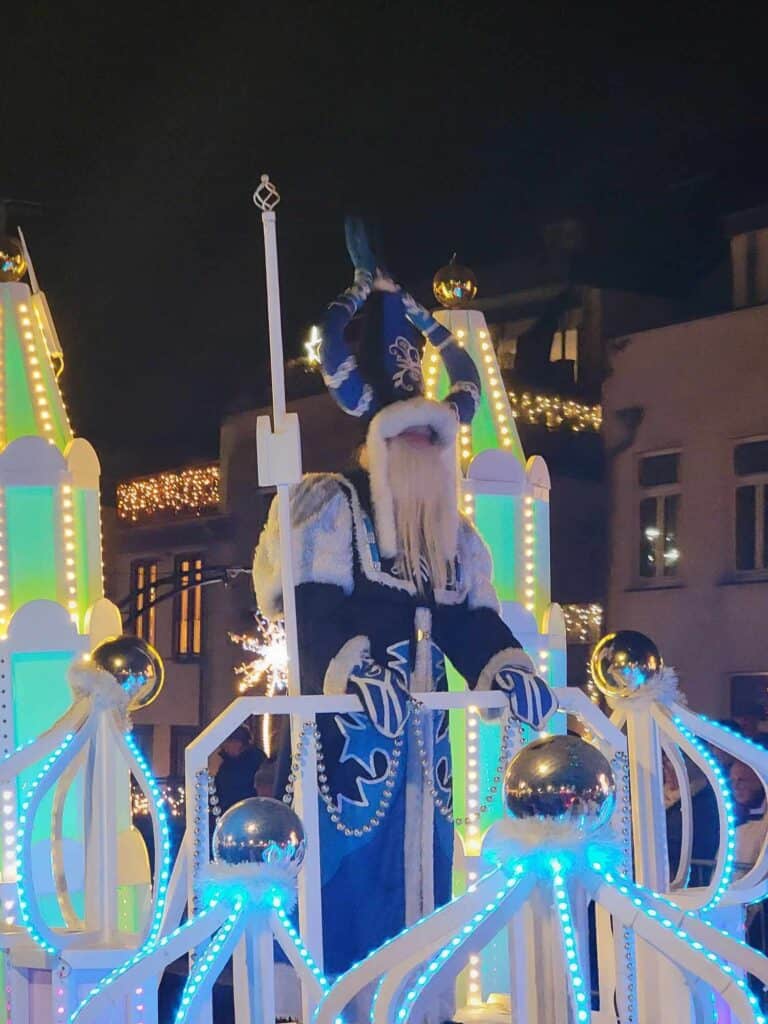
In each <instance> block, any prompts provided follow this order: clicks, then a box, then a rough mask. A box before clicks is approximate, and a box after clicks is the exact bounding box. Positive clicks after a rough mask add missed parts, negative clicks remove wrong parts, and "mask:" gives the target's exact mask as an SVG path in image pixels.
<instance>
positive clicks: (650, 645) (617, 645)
mask: <svg viewBox="0 0 768 1024" xmlns="http://www.w3.org/2000/svg"><path fill="white" fill-rule="evenodd" d="M591 667H592V677H593V678H594V680H595V685H596V686H597V688H598V690H600V692H601V693H602V694H604V695H605V696H606V697H626V696H627V694H629V693H632V692H633V691H634V690H639V689H640V687H641V686H645V685H646V683H648V682H649V681H650V680H651V679H653V678H654V677H655V676H656V675H657V674H658V673H659V672H660V671H661V669H662V668H663V667H664V661H663V659H662V657H661V654H660V653H659V649H658V647H657V646H656V644H655V643H654V642H653V640H651V639H650V637H647V636H646V635H645V633H636V632H635V631H634V630H631V629H620V630H619V631H618V632H617V633H609V634H608V636H604V637H603V639H602V640H601V641H600V642H599V643H598V645H597V646H596V647H595V649H594V651H593V652H592V660H591Z"/></svg>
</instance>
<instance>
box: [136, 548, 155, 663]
mask: <svg viewBox="0 0 768 1024" xmlns="http://www.w3.org/2000/svg"><path fill="white" fill-rule="evenodd" d="M131 593H132V595H133V600H132V602H131V603H132V609H133V628H134V632H135V633H136V636H140V637H141V638H142V639H143V640H146V641H147V643H150V644H152V646H153V647H154V645H155V607H154V601H155V600H156V598H157V562H146V561H142V562H134V563H133V564H132V565H131ZM148 606H149V607H148Z"/></svg>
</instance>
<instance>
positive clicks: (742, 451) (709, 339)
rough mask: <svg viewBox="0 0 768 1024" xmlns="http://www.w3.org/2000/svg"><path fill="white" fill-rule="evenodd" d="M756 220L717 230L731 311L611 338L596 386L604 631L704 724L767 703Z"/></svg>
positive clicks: (764, 450) (761, 294)
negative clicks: (650, 664)
mask: <svg viewBox="0 0 768 1024" xmlns="http://www.w3.org/2000/svg"><path fill="white" fill-rule="evenodd" d="M766 223H768V211H765V210H764V211H751V212H750V213H748V214H746V215H744V214H742V215H739V217H737V218H732V219H731V221H730V222H729V228H730V233H731V235H732V239H731V254H732V270H733V307H734V308H733V309H731V310H730V311H728V312H724V313H721V314H718V315H713V316H708V317H705V318H702V319H697V320H689V321H687V322H685V323H675V324H671V325H669V326H666V327H661V328H657V329H655V330H648V331H643V332H640V333H635V334H632V335H629V336H627V337H622V338H619V339H617V340H615V341H614V342H613V344H612V346H611V354H610V372H609V375H608V377H607V379H606V382H605V385H604V390H603V417H604V418H603V424H604V439H605V444H606V452H607V459H608V466H609V476H610V490H611V493H610V508H611V515H610V572H609V586H608V595H607V622H608V625H609V626H610V628H611V629H617V628H631V629H638V630H641V631H642V632H644V633H647V634H648V635H649V636H651V637H652V638H653V639H654V640H655V641H656V642H657V644H658V645H659V647H660V649H661V652H662V654H663V656H664V658H665V660H666V662H667V664H669V665H672V666H674V667H675V668H676V669H677V670H678V673H679V675H680V679H681V683H682V687H683V689H684V691H685V692H686V693H687V694H688V695H689V697H690V699H691V703H692V705H693V706H694V707H695V708H696V709H697V710H702V711H704V712H706V713H710V714H713V715H717V716H729V717H730V716H734V715H739V714H741V713H742V712H744V711H745V709H746V708H747V707H748V706H749V705H753V706H754V705H756V704H765V702H766V700H768V622H767V621H766V620H767V619H768V231H767V230H764V229H763V227H764V225H765V224H766Z"/></svg>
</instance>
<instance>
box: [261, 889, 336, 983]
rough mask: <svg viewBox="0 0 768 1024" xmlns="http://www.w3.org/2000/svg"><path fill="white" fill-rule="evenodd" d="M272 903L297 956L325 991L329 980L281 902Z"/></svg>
mask: <svg viewBox="0 0 768 1024" xmlns="http://www.w3.org/2000/svg"><path fill="white" fill-rule="evenodd" d="M274 905H275V913H276V914H277V916H278V918H279V919H280V922H281V924H282V925H283V927H284V928H285V930H286V932H287V933H288V936H289V937H290V938H291V940H292V941H293V944H294V946H295V947H296V950H297V952H298V954H299V956H300V957H301V959H302V960H303V961H304V963H305V964H306V965H307V967H308V969H309V970H310V971H311V972H312V974H314V976H315V977H316V978H317V982H318V984H319V985H320V988H321V989H322V990H323V992H327V991H328V989H329V988H330V987H331V986H330V982H329V981H328V979H327V978H326V977H325V975H324V974H323V972H322V971H321V970H320V968H319V967H318V966H317V964H316V963H315V961H314V960H313V959H312V957H311V956H310V955H309V950H308V949H307V947H306V946H305V945H304V943H303V942H302V941H301V938H300V937H299V933H298V932H297V931H296V929H295V928H294V927H293V925H292V924H291V920H290V918H289V917H288V915H287V914H286V912H285V910H284V909H283V907H282V904H281V903H280V901H279V900H276V901H275V904H274ZM286 952H287V950H286Z"/></svg>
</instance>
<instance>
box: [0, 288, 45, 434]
mask: <svg viewBox="0 0 768 1024" xmlns="http://www.w3.org/2000/svg"><path fill="white" fill-rule="evenodd" d="M6 311H7V315H6V316H5V317H4V320H3V324H4V333H5V395H4V398H5V422H6V439H7V442H8V444H10V442H11V441H15V440H16V438H17V437H27V436H29V435H38V434H39V433H40V431H39V430H38V429H37V420H36V418H35V409H34V406H33V405H32V394H31V391H30V387H29V381H28V379H27V371H26V365H25V361H24V352H23V350H22V347H21V346H22V339H21V336H20V335H19V329H18V324H17V323H16V317H15V316H14V315H12V312H11V307H10V304H9V305H8V306H6Z"/></svg>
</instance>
